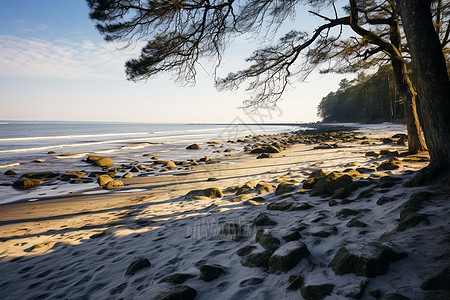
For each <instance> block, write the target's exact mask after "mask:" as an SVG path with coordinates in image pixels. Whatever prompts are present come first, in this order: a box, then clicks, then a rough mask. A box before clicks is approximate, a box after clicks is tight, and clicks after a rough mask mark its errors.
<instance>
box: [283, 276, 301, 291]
mask: <svg viewBox="0 0 450 300" xmlns="http://www.w3.org/2000/svg"><path fill="white" fill-rule="evenodd" d="M289 282H290V284H289V286H288V287H287V289H288V290H291V291H296V290H298V289H299V288H301V287H302V286H303V284H304V283H305V279H304V278H303V276H302V275H291V276H289Z"/></svg>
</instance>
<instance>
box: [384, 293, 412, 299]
mask: <svg viewBox="0 0 450 300" xmlns="http://www.w3.org/2000/svg"><path fill="white" fill-rule="evenodd" d="M380 300H411V299H410V298H408V297H405V296H403V295H401V294H398V293H392V294H386V295H384V296H383V297H381V298H380Z"/></svg>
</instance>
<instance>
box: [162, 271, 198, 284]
mask: <svg viewBox="0 0 450 300" xmlns="http://www.w3.org/2000/svg"><path fill="white" fill-rule="evenodd" d="M194 277H196V275H194V274H185V273H175V274H171V275H168V276H165V277H163V278H162V279H161V280H160V281H159V282H168V283H172V284H181V283H184V282H185V281H186V280H188V279H191V278H194Z"/></svg>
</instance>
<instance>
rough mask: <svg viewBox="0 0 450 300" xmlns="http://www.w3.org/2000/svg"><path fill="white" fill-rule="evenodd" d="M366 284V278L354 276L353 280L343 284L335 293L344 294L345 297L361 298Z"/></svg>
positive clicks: (367, 282)
mask: <svg viewBox="0 0 450 300" xmlns="http://www.w3.org/2000/svg"><path fill="white" fill-rule="evenodd" d="M368 284H369V280H368V279H366V278H364V279H359V278H355V279H354V281H353V280H352V281H351V282H349V283H347V284H346V285H345V286H342V287H341V288H340V290H338V291H337V292H336V294H338V295H340V296H344V297H346V298H352V299H361V298H362V297H363V294H364V290H365V289H366V287H367V285H368Z"/></svg>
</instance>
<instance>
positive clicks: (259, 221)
mask: <svg viewBox="0 0 450 300" xmlns="http://www.w3.org/2000/svg"><path fill="white" fill-rule="evenodd" d="M277 224H278V223H277V222H275V221H273V220H271V219H270V218H269V217H268V216H267V215H266V214H264V213H260V214H259V215H258V216H257V217H256V218H255V219H253V225H255V226H274V225H277Z"/></svg>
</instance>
